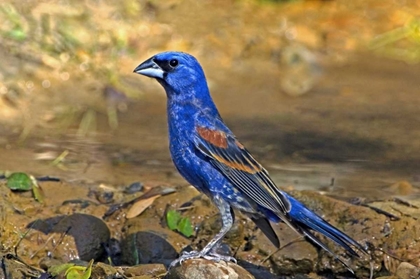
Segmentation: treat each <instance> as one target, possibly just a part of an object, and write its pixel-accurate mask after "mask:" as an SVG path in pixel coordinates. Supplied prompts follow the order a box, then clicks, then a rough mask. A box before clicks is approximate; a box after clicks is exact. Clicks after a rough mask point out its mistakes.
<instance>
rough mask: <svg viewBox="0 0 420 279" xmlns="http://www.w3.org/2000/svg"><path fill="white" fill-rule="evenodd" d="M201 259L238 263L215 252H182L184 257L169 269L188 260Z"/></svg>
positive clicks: (173, 263) (174, 262)
mask: <svg viewBox="0 0 420 279" xmlns="http://www.w3.org/2000/svg"><path fill="white" fill-rule="evenodd" d="M199 258H203V259H206V260H209V261H214V262H220V261H224V262H234V263H235V264H236V263H237V262H236V259H235V258H234V257H231V256H225V255H220V254H217V253H214V252H210V253H207V254H203V253H201V252H198V251H191V252H186V251H184V252H182V255H181V256H180V257H179V258H178V259H176V260H174V261H173V262H171V264H170V265H169V268H172V267H174V266H176V265H177V264H178V263H179V264H180V265H182V263H183V262H184V261H186V260H190V259H199Z"/></svg>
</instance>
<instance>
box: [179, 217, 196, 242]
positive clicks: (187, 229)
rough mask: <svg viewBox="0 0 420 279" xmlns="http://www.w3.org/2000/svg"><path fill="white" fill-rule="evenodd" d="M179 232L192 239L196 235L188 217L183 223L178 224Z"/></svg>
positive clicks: (182, 220) (184, 218)
mask: <svg viewBox="0 0 420 279" xmlns="http://www.w3.org/2000/svg"><path fill="white" fill-rule="evenodd" d="M177 230H178V231H179V232H180V233H182V234H183V235H185V236H186V237H190V236H192V235H193V233H194V229H193V226H192V225H191V220H190V218H188V217H183V218H182V219H181V221H179V223H178V227H177Z"/></svg>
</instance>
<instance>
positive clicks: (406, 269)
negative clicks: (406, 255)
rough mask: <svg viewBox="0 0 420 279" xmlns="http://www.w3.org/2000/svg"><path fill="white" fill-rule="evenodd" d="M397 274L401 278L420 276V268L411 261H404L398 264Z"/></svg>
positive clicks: (407, 278)
mask: <svg viewBox="0 0 420 279" xmlns="http://www.w3.org/2000/svg"><path fill="white" fill-rule="evenodd" d="M395 275H396V276H397V277H398V278H399V279H412V278H420V269H419V268H418V267H416V266H414V265H412V264H410V263H407V262H403V263H401V264H400V265H399V266H398V268H397V272H396V273H395Z"/></svg>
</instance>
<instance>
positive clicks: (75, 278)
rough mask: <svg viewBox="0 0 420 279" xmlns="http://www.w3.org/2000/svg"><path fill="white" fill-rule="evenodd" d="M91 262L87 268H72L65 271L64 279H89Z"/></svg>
mask: <svg viewBox="0 0 420 279" xmlns="http://www.w3.org/2000/svg"><path fill="white" fill-rule="evenodd" d="M92 265H93V260H91V261H90V262H89V265H88V266H87V267H84V266H77V265H75V266H72V267H70V268H68V269H67V271H66V273H65V275H66V279H89V278H90V275H91V274H92Z"/></svg>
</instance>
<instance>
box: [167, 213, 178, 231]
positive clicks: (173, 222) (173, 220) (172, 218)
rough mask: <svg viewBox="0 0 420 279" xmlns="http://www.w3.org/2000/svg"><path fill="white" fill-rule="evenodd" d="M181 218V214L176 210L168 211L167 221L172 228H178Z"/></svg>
mask: <svg viewBox="0 0 420 279" xmlns="http://www.w3.org/2000/svg"><path fill="white" fill-rule="evenodd" d="M180 220H181V214H180V213H179V212H178V211H176V210H169V211H168V212H167V213H166V223H167V224H168V227H169V229H170V230H173V231H174V230H176V229H177V228H178V223H179V221H180Z"/></svg>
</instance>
